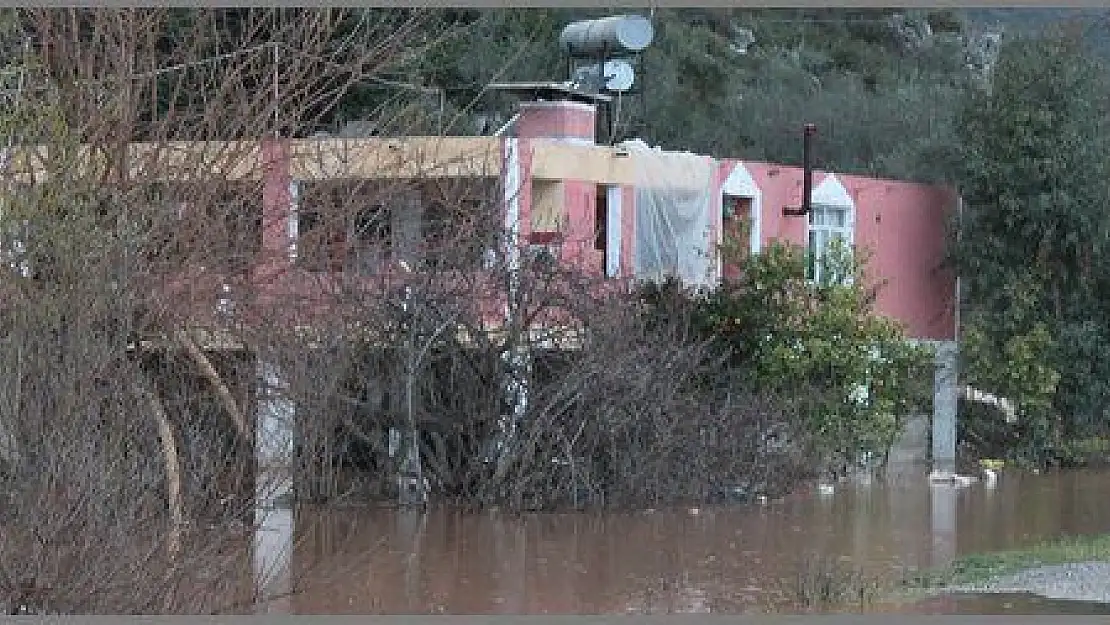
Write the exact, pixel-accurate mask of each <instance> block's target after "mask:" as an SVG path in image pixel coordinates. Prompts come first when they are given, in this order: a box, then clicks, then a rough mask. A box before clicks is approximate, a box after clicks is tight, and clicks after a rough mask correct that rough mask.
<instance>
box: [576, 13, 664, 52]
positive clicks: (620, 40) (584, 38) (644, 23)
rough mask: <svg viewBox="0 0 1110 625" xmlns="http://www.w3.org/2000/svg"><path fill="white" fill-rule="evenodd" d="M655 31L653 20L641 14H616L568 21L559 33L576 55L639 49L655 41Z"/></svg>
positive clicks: (636, 50) (635, 50) (637, 50)
mask: <svg viewBox="0 0 1110 625" xmlns="http://www.w3.org/2000/svg"><path fill="white" fill-rule="evenodd" d="M654 34H655V31H654V29H653V28H652V26H651V21H650V20H648V19H647V18H646V17H643V16H640V15H614V16H612V17H603V18H601V19H596V20H583V21H581V22H572V23H570V24H567V26H566V28H564V29H563V32H562V34H561V35H559V47H560V48H562V50H563V52H565V53H568V54H572V55H593V54H599V53H600V52H601V51H602V50H604V49H605V48H608V49H609V50H610V51H612V52H639V51H640V50H643V49H644V48H646V47H648V46H649V45H650V44H651V38H652V37H653V36H654Z"/></svg>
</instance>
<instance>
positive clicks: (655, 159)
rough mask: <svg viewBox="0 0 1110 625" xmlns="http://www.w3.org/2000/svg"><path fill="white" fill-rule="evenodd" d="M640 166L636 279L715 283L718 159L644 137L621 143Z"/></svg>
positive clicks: (636, 235)
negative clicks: (715, 172) (646, 140)
mask: <svg viewBox="0 0 1110 625" xmlns="http://www.w3.org/2000/svg"><path fill="white" fill-rule="evenodd" d="M621 147H623V148H624V149H626V150H628V152H629V156H630V157H631V159H632V162H633V163H634V167H635V187H636V228H635V241H634V245H635V247H634V251H633V267H634V271H635V275H636V278H638V279H642V280H662V279H664V278H667V277H672V276H673V277H677V278H680V279H681V280H682V281H683V282H684V283H685V284H687V285H691V286H704V285H709V284H712V283H713V281H714V280H715V279H716V276H715V265H716V264H715V263H714V262H712V261H713V254H714V250H713V242H712V226H713V210H712V208H713V206H714V203H713V185H712V183H713V160H712V159H711V158H709V157H707V156H702V155H699V154H691V153H689V152H664V151H662V150H660V149H658V148H651V147H649V146H648V145H647V144H645V143H644V142H643V141H640V140H639V139H636V140H632V141H627V142H625V143H623V144H622V145H621Z"/></svg>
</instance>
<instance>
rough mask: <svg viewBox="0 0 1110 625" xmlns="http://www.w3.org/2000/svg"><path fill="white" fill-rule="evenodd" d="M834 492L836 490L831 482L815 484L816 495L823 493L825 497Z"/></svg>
mask: <svg viewBox="0 0 1110 625" xmlns="http://www.w3.org/2000/svg"><path fill="white" fill-rule="evenodd" d="M834 492H836V487H835V486H833V485H832V484H818V485H817V494H818V495H824V496H826V497H827V496H829V495H832V494H833V493H834Z"/></svg>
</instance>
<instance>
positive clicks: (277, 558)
mask: <svg viewBox="0 0 1110 625" xmlns="http://www.w3.org/2000/svg"><path fill="white" fill-rule="evenodd" d="M294 519H295V516H294V513H293V510H292V509H291V508H281V509H273V510H265V511H262V518H261V519H260V521H261V523H260V524H259V527H258V529H256V530H255V532H254V541H253V544H252V548H253V556H254V557H253V565H254V580H255V582H254V587H255V612H256V613H258V614H291V613H292V609H291V605H290V603H291V601H290V599H291V595H292V592H293V529H294Z"/></svg>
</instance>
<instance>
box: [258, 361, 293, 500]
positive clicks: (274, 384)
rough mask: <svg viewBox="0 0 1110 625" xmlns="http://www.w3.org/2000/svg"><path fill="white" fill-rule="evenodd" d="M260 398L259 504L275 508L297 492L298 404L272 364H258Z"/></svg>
mask: <svg viewBox="0 0 1110 625" xmlns="http://www.w3.org/2000/svg"><path fill="white" fill-rule="evenodd" d="M258 378H259V388H258V401H257V403H256V406H257V409H256V413H255V466H256V471H257V473H256V476H255V481H256V489H255V497H256V499H255V500H256V502H257V505H258V506H259V507H261V508H264V509H266V508H272V507H274V506H275V505H280V504H281V502H282V501H287V500H288V499H289V498H290V497H291V496H292V494H293V432H294V427H295V418H296V407H295V405H294V402H293V400H292V399H291V398H289V397H288V395H287V392H286V391H287V386H286V382H285V381H284V380H283V379H282V378H281V376H280V374H279V372H278V370H277V368H276V367H275V366H273V365H272V364H271V363H267V362H259V364H258Z"/></svg>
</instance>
